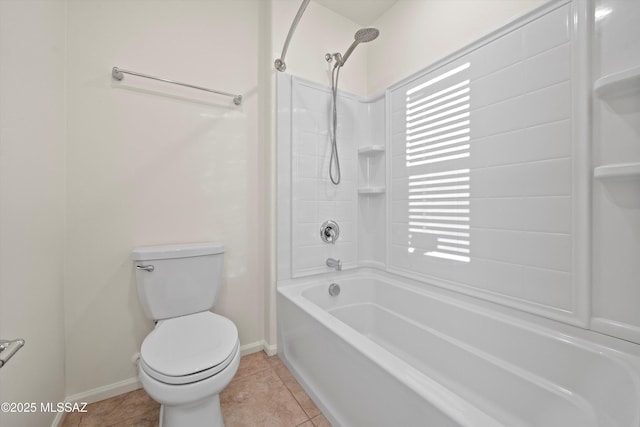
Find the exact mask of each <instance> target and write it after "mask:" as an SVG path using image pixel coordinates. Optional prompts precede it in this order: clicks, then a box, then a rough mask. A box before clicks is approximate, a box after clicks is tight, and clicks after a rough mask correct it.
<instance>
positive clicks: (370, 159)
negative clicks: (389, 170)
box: [358, 144, 386, 196]
mask: <svg viewBox="0 0 640 427" xmlns="http://www.w3.org/2000/svg"><path fill="white" fill-rule="evenodd" d="M384 152H385V146H384V145H382V144H380V145H376V144H372V145H367V146H365V147H360V148H358V157H360V159H361V162H360V167H361V171H362V175H361V177H362V179H361V180H360V187H359V188H358V194H360V195H363V196H375V195H378V194H384V193H385V190H386V189H385V187H384V185H379V184H382V182H383V180H384V175H382V174H381V173H380V171H384V169H382V168H383V159H384V156H383V154H384Z"/></svg>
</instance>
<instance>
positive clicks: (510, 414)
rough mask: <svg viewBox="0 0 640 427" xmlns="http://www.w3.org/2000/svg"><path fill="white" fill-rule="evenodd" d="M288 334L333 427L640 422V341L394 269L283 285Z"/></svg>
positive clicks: (281, 312) (566, 426) (289, 357)
mask: <svg viewBox="0 0 640 427" xmlns="http://www.w3.org/2000/svg"><path fill="white" fill-rule="evenodd" d="M332 282H336V283H338V284H339V285H340V287H341V293H340V294H339V295H338V296H336V297H331V296H330V295H329V293H328V286H329V284H330V283H332ZM278 340H279V341H278V342H279V355H280V357H281V358H282V359H283V360H284V362H285V363H286V364H287V365H288V367H289V368H290V369H291V371H292V372H293V373H294V375H295V376H296V377H297V378H298V380H299V381H300V382H301V383H302V385H303V386H304V388H305V389H306V390H307V392H308V393H309V394H310V395H311V396H312V397H313V398H314V400H315V401H316V403H317V404H318V405H319V406H320V408H321V409H322V410H323V411H324V412H325V413H326V414H327V416H328V418H329V419H330V421H332V423H333V425H334V427H376V426H380V427H395V426H401V427H411V426H425V427H448V426H465V427H485V426H487V427H489V426H491V427H493V426H504V427H519V426H527V427H533V426H539V427H594V426H600V427H614V426H615V427H640V349H639V347H640V346H637V345H635V344H631V343H628V342H625V341H621V340H617V339H613V338H610V337H606V336H603V335H600V334H596V333H593V332H590V331H586V330H583V329H580V328H576V327H572V326H568V325H564V324H561V323H557V322H553V321H550V320H546V319H541V318H537V317H536V316H532V315H526V314H521V313H518V312H516V311H511V310H509V309H506V308H503V307H499V306H494V305H492V304H488V303H483V302H478V301H474V300H473V299H471V298H467V297H463V296H457V295H456V294H453V293H447V292H445V291H443V290H439V289H436V288H433V289H431V288H430V287H428V286H427V285H424V284H419V283H417V282H412V281H411V280H408V279H402V280H399V278H398V277H397V276H392V275H389V274H386V273H374V272H373V271H360V272H355V273H346V272H342V273H337V274H333V275H329V276H325V277H322V276H318V277H315V278H314V279H311V280H309V279H306V280H302V281H300V280H298V281H295V280H294V281H289V282H284V283H279V284H278Z"/></svg>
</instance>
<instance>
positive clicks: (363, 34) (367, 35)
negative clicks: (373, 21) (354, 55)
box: [353, 27, 380, 43]
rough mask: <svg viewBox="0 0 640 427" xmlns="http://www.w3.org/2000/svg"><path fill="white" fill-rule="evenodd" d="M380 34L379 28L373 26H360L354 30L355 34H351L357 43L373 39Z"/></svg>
mask: <svg viewBox="0 0 640 427" xmlns="http://www.w3.org/2000/svg"><path fill="white" fill-rule="evenodd" d="M379 35H380V30H378V29H377V28H373V27H368V28H361V29H359V30H358V31H356V34H355V35H354V36H353V39H354V40H355V41H357V42H358V43H367V42H370V41H372V40H375V39H376V38H377V37H378V36H379Z"/></svg>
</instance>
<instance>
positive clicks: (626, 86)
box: [593, 66, 640, 98]
mask: <svg viewBox="0 0 640 427" xmlns="http://www.w3.org/2000/svg"><path fill="white" fill-rule="evenodd" d="M593 91H594V92H595V93H596V95H598V96H599V97H600V98H606V97H610V96H618V95H623V94H630V93H633V92H638V93H640V66H638V67H633V68H629V69H628V70H624V71H620V72H617V73H611V74H608V75H606V76H603V77H601V78H599V79H598V80H596V82H595V83H594V84H593Z"/></svg>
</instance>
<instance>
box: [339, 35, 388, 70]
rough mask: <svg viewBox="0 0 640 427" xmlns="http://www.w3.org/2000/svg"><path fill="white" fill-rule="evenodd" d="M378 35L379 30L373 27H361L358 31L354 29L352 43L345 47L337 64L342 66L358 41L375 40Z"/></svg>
mask: <svg viewBox="0 0 640 427" xmlns="http://www.w3.org/2000/svg"><path fill="white" fill-rule="evenodd" d="M379 35H380V30H378V29H377V28H373V27H368V28H361V29H359V30H358V31H356V34H355V35H354V36H353V38H354V41H353V43H351V46H349V49H347V51H346V52H345V53H344V55H342V57H341V58H340V59H339V61H338V64H339V65H340V66H343V65H344V63H345V62H347V59H348V58H349V56H350V55H351V52H353V49H355V48H356V46H358V45H359V44H360V43H368V42H370V41H372V40H375V39H376V38H377V37H378V36H379Z"/></svg>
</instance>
